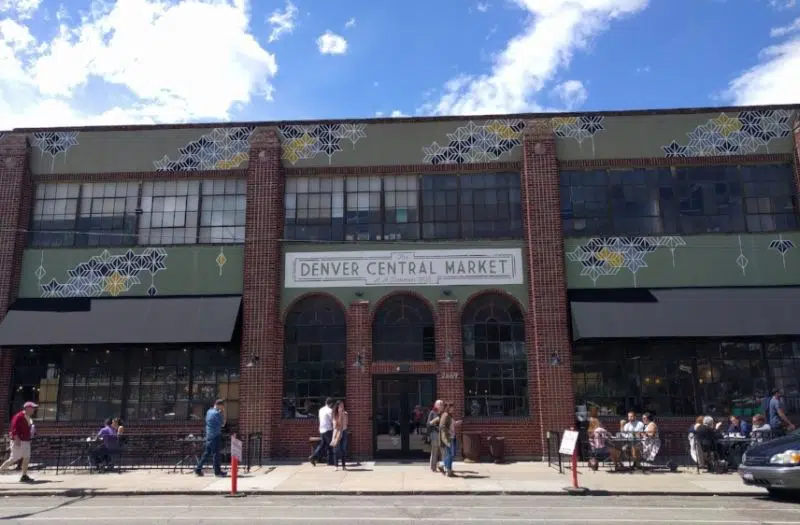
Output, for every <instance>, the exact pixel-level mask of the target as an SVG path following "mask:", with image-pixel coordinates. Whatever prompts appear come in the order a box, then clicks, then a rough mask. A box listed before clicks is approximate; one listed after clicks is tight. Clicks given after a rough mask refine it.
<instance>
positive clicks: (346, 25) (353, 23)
mask: <svg viewBox="0 0 800 525" xmlns="http://www.w3.org/2000/svg"><path fill="white" fill-rule="evenodd" d="M352 27H356V19H355V18H351V19H350V20H348V21H347V22H345V23H344V28H345V29H350V28H352Z"/></svg>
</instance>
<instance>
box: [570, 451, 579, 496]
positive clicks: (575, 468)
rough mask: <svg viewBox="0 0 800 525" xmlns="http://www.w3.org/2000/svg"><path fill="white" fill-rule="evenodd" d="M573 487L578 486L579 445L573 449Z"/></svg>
mask: <svg viewBox="0 0 800 525" xmlns="http://www.w3.org/2000/svg"><path fill="white" fill-rule="evenodd" d="M572 488H573V489H577V488H579V487H578V447H577V446H576V447H575V449H574V450H573V451H572Z"/></svg>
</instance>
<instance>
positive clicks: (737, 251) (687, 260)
mask: <svg viewBox="0 0 800 525" xmlns="http://www.w3.org/2000/svg"><path fill="white" fill-rule="evenodd" d="M564 249H565V252H566V257H565V258H566V268H567V282H568V286H569V288H593V287H597V288H631V287H649V288H672V287H698V286H709V287H711V286H778V285H783V286H787V285H798V284H800V232H791V233H784V234H776V233H766V234H762V233H758V234H753V233H751V234H742V235H727V234H725V235H723V234H714V235H694V236H687V237H678V236H672V237H604V238H600V237H596V238H575V239H567V240H566V242H565V243H564Z"/></svg>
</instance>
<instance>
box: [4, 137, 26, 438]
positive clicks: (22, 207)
mask: <svg viewBox="0 0 800 525" xmlns="http://www.w3.org/2000/svg"><path fill="white" fill-rule="evenodd" d="M28 154H29V149H28V139H27V137H26V136H25V135H24V134H17V133H5V134H0V181H2V184H0V320H2V319H3V318H4V317H5V315H6V312H7V311H8V307H9V306H10V305H11V303H12V302H13V301H14V299H16V296H17V287H18V284H19V278H20V270H21V268H20V267H21V264H22V252H23V250H24V249H25V241H26V234H25V230H26V229H27V227H28V220H29V218H30V214H31V198H32V187H31V179H30V177H29V176H28ZM13 367H14V356H13V352H12V351H11V350H7V349H2V350H0V428H3V429H4V428H6V427H7V425H8V418H9V413H8V409H9V406H8V405H9V399H10V398H9V395H10V393H11V381H12V375H13Z"/></svg>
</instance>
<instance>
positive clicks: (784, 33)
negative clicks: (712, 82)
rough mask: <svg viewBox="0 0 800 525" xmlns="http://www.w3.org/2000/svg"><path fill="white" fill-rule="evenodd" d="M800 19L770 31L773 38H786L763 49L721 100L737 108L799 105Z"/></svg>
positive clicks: (731, 84) (732, 82) (729, 86)
mask: <svg viewBox="0 0 800 525" xmlns="http://www.w3.org/2000/svg"><path fill="white" fill-rule="evenodd" d="M798 31H800V18H798V19H796V20H795V21H794V23H792V24H790V25H788V26H786V27H779V28H775V29H773V30H772V32H771V34H772V36H773V37H788V38H786V39H785V40H784V41H783V42H781V43H779V44H775V45H772V46H769V47H767V48H766V49H763V50H762V51H761V53H760V55H759V57H760V59H761V61H760V63H759V64H757V65H755V66H753V67H752V68H750V69H749V70H747V71H745V72H744V73H742V74H741V75H739V76H738V77H736V78H735V79H733V80H732V81H731V82H730V84H729V85H728V88H727V90H726V91H725V92H724V93H723V98H725V99H728V100H730V101H731V102H733V103H734V104H736V105H758V104H794V103H797V102H800V91H798V89H797V86H798V85H800V34H797V33H798Z"/></svg>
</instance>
